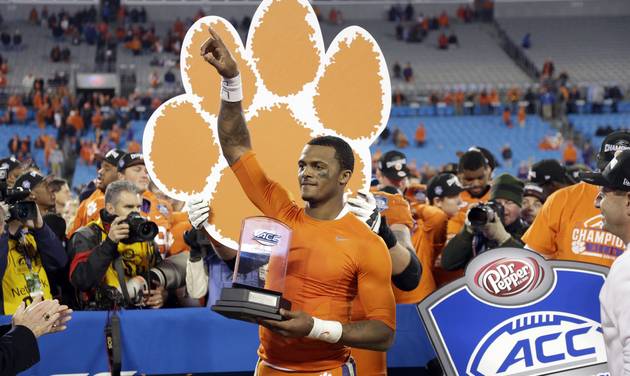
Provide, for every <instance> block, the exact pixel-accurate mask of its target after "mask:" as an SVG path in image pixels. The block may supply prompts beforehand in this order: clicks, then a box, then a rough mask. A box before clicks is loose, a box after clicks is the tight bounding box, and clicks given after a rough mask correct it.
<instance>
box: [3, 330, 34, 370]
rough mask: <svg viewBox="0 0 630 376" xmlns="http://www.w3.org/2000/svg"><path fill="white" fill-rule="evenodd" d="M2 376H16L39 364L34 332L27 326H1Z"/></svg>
mask: <svg viewBox="0 0 630 376" xmlns="http://www.w3.org/2000/svg"><path fill="white" fill-rule="evenodd" d="M0 334H1V335H2V337H0V375H15V374H17V373H18V372H22V371H24V370H26V369H28V368H30V367H32V366H33V365H35V364H36V363H37V362H39V348H38V347H37V339H36V338H35V335H33V332H31V330H30V329H28V328H27V327H25V326H21V325H17V326H16V327H15V328H12V327H11V325H2V326H0Z"/></svg>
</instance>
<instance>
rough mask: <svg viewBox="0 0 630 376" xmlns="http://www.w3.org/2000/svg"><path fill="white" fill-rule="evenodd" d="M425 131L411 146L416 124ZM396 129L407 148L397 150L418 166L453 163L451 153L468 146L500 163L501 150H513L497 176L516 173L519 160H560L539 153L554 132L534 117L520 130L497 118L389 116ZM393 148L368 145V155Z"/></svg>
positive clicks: (549, 153)
mask: <svg viewBox="0 0 630 376" xmlns="http://www.w3.org/2000/svg"><path fill="white" fill-rule="evenodd" d="M420 122H422V123H424V125H425V128H426V135H427V141H426V143H425V145H424V146H423V147H416V146H415V145H414V143H413V139H414V134H415V131H416V127H417V126H418V124H419V123H420ZM395 126H397V127H399V128H400V130H401V131H403V132H404V133H405V135H406V136H407V137H408V138H409V140H410V146H408V147H407V148H404V149H401V151H402V152H404V153H405V154H406V155H407V159H408V160H416V162H417V165H418V167H421V166H422V165H424V164H425V163H428V164H429V165H430V166H441V165H444V164H446V163H449V162H457V157H456V155H455V153H456V152H457V151H466V150H467V149H468V148H469V147H470V146H471V145H477V146H482V147H485V148H487V149H488V150H490V151H491V152H492V153H493V154H494V155H495V157H497V160H499V163H501V149H502V148H503V146H504V145H505V144H509V145H510V148H511V149H512V151H513V154H514V157H513V160H512V168H505V167H504V166H502V167H500V168H498V169H497V173H500V172H509V173H511V174H516V172H517V169H518V165H519V163H520V162H521V161H537V160H540V159H545V158H556V159H559V158H560V157H561V152H560V151H542V150H539V149H538V144H539V143H540V141H541V140H542V139H543V138H544V137H545V136H552V135H555V134H556V131H555V130H554V129H553V128H552V127H551V126H550V125H549V124H548V123H546V122H544V121H543V120H542V119H541V118H540V117H538V116H529V117H528V118H527V124H526V125H525V127H524V128H520V127H518V126H515V127H513V128H507V127H506V126H505V125H504V124H503V122H502V120H501V117H500V116H453V117H392V118H390V119H389V124H388V127H389V128H390V129H392V130H393V127H395ZM377 149H381V150H382V151H383V152H387V151H389V150H392V149H394V145H393V144H392V142H391V140H390V141H387V142H384V143H381V144H379V145H373V146H372V152H373V153H374V152H375V151H376V150H377Z"/></svg>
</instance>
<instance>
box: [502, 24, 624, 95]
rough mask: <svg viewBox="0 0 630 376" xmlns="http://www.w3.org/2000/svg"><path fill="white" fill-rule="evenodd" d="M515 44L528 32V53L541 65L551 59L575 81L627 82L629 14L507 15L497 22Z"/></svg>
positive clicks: (558, 70)
mask: <svg viewBox="0 0 630 376" xmlns="http://www.w3.org/2000/svg"><path fill="white" fill-rule="evenodd" d="M499 23H500V24H501V26H502V27H503V28H504V29H505V30H506V32H507V33H508V35H510V36H511V37H512V39H513V40H514V41H516V42H517V43H520V42H521V39H522V38H523V36H524V35H525V34H526V33H531V40H532V47H531V48H530V49H529V50H526V53H527V55H528V56H529V57H530V58H531V59H532V60H533V61H534V63H535V64H536V65H537V66H538V67H539V68H541V67H542V65H543V63H544V61H545V60H547V59H551V60H553V62H554V64H555V66H556V71H557V72H558V73H559V72H562V71H567V72H568V73H569V76H570V77H571V79H572V80H573V82H576V83H588V82H617V83H623V82H625V83H627V82H628V81H630V48H628V41H627V37H628V35H630V18H628V17H597V18H591V17H588V18H587V17H569V18H555V17H551V18H547V17H541V18H506V19H502V20H500V21H499Z"/></svg>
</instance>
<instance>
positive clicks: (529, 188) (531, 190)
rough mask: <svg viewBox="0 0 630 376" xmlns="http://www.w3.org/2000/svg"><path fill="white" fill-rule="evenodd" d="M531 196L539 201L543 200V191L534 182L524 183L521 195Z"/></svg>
mask: <svg viewBox="0 0 630 376" xmlns="http://www.w3.org/2000/svg"><path fill="white" fill-rule="evenodd" d="M527 196H532V197H536V198H537V199H538V200H540V202H545V198H546V197H545V193H544V191H543V189H542V187H540V186H538V185H536V184H531V183H529V184H525V188H523V197H527Z"/></svg>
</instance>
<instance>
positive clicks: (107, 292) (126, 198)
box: [68, 181, 185, 310]
mask: <svg viewBox="0 0 630 376" xmlns="http://www.w3.org/2000/svg"><path fill="white" fill-rule="evenodd" d="M141 206H142V197H141V196H140V193H139V192H138V190H137V189H136V187H135V186H134V185H133V184H132V183H130V182H128V181H117V182H114V183H111V184H110V185H109V186H108V187H107V189H106V191H105V208H104V209H102V210H101V212H100V218H99V219H98V220H96V221H93V222H90V223H88V224H87V225H86V226H84V227H81V228H80V229H79V230H78V231H77V232H76V233H75V234H74V235H73V236H72V238H71V240H70V244H69V246H68V252H69V255H70V258H71V259H72V263H71V265H70V280H71V282H72V284H73V285H74V286H75V287H76V288H77V289H78V290H79V291H80V292H81V297H80V299H79V300H80V301H81V304H82V305H83V309H103V310H106V309H112V308H116V307H121V306H122V307H127V308H129V307H141V306H148V307H151V308H160V307H162V306H163V305H164V300H165V299H166V295H167V293H166V289H165V287H167V288H168V287H171V286H165V285H166V284H167V282H168V278H166V279H165V278H164V274H165V272H164V271H163V270H162V269H165V270H166V274H168V271H169V270H171V269H173V267H172V265H171V264H169V263H168V262H166V263H165V262H164V261H163V260H162V258H161V256H160V254H159V252H158V250H157V247H156V244H155V242H154V238H155V236H156V235H157V233H158V228H157V225H156V224H155V223H153V222H149V221H147V220H146V219H144V218H143V217H141V216H140V214H139V213H140V210H141ZM163 267H165V268H163ZM183 270H184V273H185V262H184V264H183ZM158 277H159V278H158ZM184 280H185V274H183V273H182V274H181V278H178V281H176V282H177V284H179V283H180V282H181V284H182V285H183V283H184V282H183V281H184ZM176 287H179V286H176Z"/></svg>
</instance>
